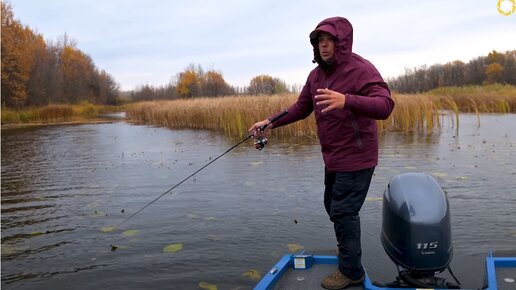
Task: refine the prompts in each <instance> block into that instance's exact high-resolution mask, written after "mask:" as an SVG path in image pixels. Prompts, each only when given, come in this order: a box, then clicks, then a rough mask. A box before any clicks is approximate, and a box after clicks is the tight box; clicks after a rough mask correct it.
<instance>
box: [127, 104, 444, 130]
mask: <svg viewBox="0 0 516 290" xmlns="http://www.w3.org/2000/svg"><path fill="white" fill-rule="evenodd" d="M296 99H297V95H296V94H282V95H273V96H230V97H222V98H198V99H191V100H174V101H147V102H139V103H135V104H132V105H128V107H127V110H126V113H127V117H128V118H130V119H133V120H135V121H137V122H142V123H148V124H155V125H161V126H166V127H170V128H175V129H180V128H190V129H206V130H218V131H222V132H224V134H226V135H229V136H240V137H243V136H244V135H246V134H247V129H248V128H249V127H250V126H251V125H252V124H254V123H255V122H257V121H260V120H263V119H265V118H266V117H269V116H270V115H272V114H275V113H278V112H280V111H282V110H285V109H286V108H288V107H289V106H290V105H291V104H292V103H293V102H295V101H296ZM393 99H394V101H395V102H396V107H395V109H394V111H393V113H392V115H391V117H389V119H388V120H385V121H379V122H378V128H379V131H380V132H391V131H402V132H431V131H432V130H433V129H434V128H435V127H436V126H438V125H439V124H440V123H439V113H438V108H437V107H436V106H435V105H434V104H433V103H432V102H431V101H430V99H429V98H427V97H424V96H423V95H394V96H393ZM272 134H275V135H278V136H294V137H316V136H317V131H316V124H315V119H314V116H313V114H312V115H311V116H309V117H308V118H306V119H305V120H301V121H299V122H296V123H293V124H290V125H288V126H283V127H280V128H278V129H276V130H273V132H272Z"/></svg>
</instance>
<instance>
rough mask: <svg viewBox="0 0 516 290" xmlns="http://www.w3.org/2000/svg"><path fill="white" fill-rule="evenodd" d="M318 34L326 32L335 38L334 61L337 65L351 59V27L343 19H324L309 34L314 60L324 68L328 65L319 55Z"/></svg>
mask: <svg viewBox="0 0 516 290" xmlns="http://www.w3.org/2000/svg"><path fill="white" fill-rule="evenodd" d="M320 32H327V33H329V34H331V35H332V36H333V37H334V38H335V61H336V62H337V63H338V64H342V63H346V62H349V60H350V59H351V52H352V50H351V48H352V46H353V26H352V25H351V23H350V22H349V21H348V20H347V19H346V18H343V17H331V18H327V19H324V20H323V21H321V22H320V23H319V24H317V26H316V27H315V30H314V31H312V32H311V33H310V43H311V44H312V46H313V50H314V59H313V61H312V62H314V63H315V62H317V64H319V66H321V67H323V68H325V67H328V64H327V63H326V62H324V61H323V60H322V58H321V55H320V53H319V42H318V36H319V33H320Z"/></svg>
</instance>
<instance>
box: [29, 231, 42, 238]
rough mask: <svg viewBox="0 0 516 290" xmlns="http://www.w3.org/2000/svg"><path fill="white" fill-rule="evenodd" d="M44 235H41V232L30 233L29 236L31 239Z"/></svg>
mask: <svg viewBox="0 0 516 290" xmlns="http://www.w3.org/2000/svg"><path fill="white" fill-rule="evenodd" d="M44 234H45V233H43V232H32V233H30V235H31V236H33V237H37V236H41V235H44Z"/></svg>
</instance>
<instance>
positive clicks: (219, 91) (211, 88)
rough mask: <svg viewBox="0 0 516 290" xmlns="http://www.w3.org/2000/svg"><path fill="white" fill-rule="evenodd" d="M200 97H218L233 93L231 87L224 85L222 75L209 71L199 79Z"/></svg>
mask: <svg viewBox="0 0 516 290" xmlns="http://www.w3.org/2000/svg"><path fill="white" fill-rule="evenodd" d="M201 87H202V90H201V91H202V95H203V96H207V97H218V96H224V95H229V94H231V93H233V90H232V89H231V86H230V85H228V83H226V81H225V80H224V78H223V77H222V74H221V73H219V72H216V71H214V70H209V71H208V72H207V73H206V74H205V75H204V76H202V78H201Z"/></svg>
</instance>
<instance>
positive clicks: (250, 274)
mask: <svg viewBox="0 0 516 290" xmlns="http://www.w3.org/2000/svg"><path fill="white" fill-rule="evenodd" d="M242 276H244V277H247V278H249V279H251V280H252V281H254V282H258V281H260V279H262V275H260V273H258V271H256V270H249V271H246V272H244V274H242Z"/></svg>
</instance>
